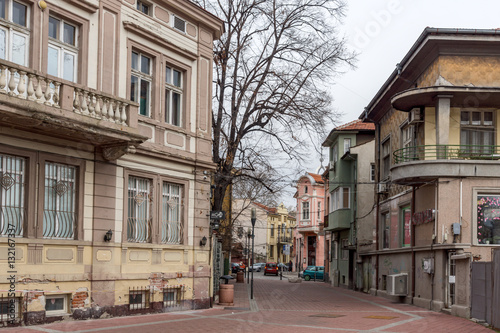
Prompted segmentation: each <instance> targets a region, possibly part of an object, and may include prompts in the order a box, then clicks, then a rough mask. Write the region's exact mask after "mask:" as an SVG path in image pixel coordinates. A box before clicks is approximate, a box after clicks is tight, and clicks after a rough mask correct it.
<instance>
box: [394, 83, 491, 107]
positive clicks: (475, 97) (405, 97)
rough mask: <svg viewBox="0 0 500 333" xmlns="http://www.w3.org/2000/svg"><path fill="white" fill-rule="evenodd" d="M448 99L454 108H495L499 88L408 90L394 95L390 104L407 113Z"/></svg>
mask: <svg viewBox="0 0 500 333" xmlns="http://www.w3.org/2000/svg"><path fill="white" fill-rule="evenodd" d="M440 97H445V98H449V99H450V103H451V106H454V107H497V106H498V105H500V88H496V87H473V86H432V87H424V88H414V89H408V90H405V91H402V92H399V93H397V94H395V95H394V96H393V97H392V98H391V104H392V106H393V107H394V108H395V109H396V110H400V111H405V112H408V111H410V110H411V109H413V108H414V107H417V106H435V105H436V99H438V98H440Z"/></svg>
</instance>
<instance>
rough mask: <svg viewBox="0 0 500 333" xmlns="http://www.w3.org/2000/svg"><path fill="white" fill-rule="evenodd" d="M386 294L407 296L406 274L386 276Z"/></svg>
mask: <svg viewBox="0 0 500 333" xmlns="http://www.w3.org/2000/svg"><path fill="white" fill-rule="evenodd" d="M387 294H389V295H391V296H406V295H408V274H407V273H400V274H393V275H388V276H387Z"/></svg>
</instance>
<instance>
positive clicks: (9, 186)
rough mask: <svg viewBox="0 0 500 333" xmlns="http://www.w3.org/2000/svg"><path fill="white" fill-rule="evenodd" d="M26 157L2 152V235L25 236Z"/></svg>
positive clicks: (0, 172)
mask: <svg viewBox="0 0 500 333" xmlns="http://www.w3.org/2000/svg"><path fill="white" fill-rule="evenodd" d="M25 170H26V159H25V158H23V157H19V156H12V155H4V154H0V236H8V235H9V236H12V235H14V236H23V225H24V216H25V211H24V205H25V204H24V198H25V191H26V189H25V183H24V182H25Z"/></svg>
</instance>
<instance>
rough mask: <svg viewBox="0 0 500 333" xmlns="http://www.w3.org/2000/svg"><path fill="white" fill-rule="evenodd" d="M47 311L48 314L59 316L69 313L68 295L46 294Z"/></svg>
mask: <svg viewBox="0 0 500 333" xmlns="http://www.w3.org/2000/svg"><path fill="white" fill-rule="evenodd" d="M45 312H46V315H47V316H57V315H63V314H67V313H68V296H67V295H49V296H45Z"/></svg>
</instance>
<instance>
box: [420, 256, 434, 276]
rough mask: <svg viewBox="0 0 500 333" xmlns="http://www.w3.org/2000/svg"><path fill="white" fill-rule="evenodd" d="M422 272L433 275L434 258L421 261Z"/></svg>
mask: <svg viewBox="0 0 500 333" xmlns="http://www.w3.org/2000/svg"><path fill="white" fill-rule="evenodd" d="M422 271H423V272H424V273H427V274H432V273H434V258H423V259H422Z"/></svg>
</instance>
